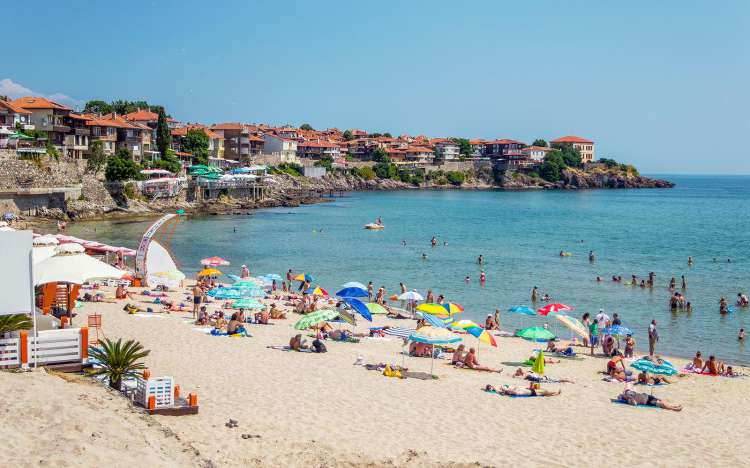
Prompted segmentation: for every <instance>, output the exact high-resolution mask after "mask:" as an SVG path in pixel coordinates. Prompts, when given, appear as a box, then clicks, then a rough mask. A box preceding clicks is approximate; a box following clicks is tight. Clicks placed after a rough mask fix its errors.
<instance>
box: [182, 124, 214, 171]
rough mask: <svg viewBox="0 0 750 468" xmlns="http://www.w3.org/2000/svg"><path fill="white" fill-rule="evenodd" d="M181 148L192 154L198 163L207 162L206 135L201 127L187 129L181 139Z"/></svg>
mask: <svg viewBox="0 0 750 468" xmlns="http://www.w3.org/2000/svg"><path fill="white" fill-rule="evenodd" d="M182 149H183V150H185V151H187V152H188V153H190V154H192V155H193V159H195V161H196V162H197V163H198V164H206V163H208V135H206V132H204V131H203V130H202V129H200V128H193V129H191V130H188V131H187V134H186V135H185V138H183V139H182Z"/></svg>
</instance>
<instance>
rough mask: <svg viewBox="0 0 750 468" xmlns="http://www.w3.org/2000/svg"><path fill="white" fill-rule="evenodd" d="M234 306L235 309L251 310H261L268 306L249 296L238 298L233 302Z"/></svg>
mask: <svg viewBox="0 0 750 468" xmlns="http://www.w3.org/2000/svg"><path fill="white" fill-rule="evenodd" d="M232 308H234V309H240V308H242V309H251V310H261V309H265V308H266V306H265V305H263V304H261V303H260V302H258V301H257V300H255V299H252V298H249V297H243V298H241V299H238V300H236V301H234V302H233V303H232Z"/></svg>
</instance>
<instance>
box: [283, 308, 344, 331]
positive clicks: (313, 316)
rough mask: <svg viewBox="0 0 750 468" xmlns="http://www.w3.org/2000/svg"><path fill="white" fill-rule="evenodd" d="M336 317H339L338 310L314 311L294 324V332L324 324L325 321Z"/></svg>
mask: <svg viewBox="0 0 750 468" xmlns="http://www.w3.org/2000/svg"><path fill="white" fill-rule="evenodd" d="M338 316H339V311H338V310H333V309H324V310H316V311H315V312H312V313H310V314H307V315H305V316H304V317H302V318H301V319H299V320H298V321H297V323H295V324H294V328H295V329H296V330H305V329H306V328H310V327H312V326H313V325H316V324H318V323H320V322H325V321H326V320H333V319H334V318H336V317H338Z"/></svg>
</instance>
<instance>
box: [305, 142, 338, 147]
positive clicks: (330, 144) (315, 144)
mask: <svg viewBox="0 0 750 468" xmlns="http://www.w3.org/2000/svg"><path fill="white" fill-rule="evenodd" d="M305 146H309V147H310V148H338V147H339V146H340V145H338V144H337V143H333V142H330V141H306V142H304V143H298V144H297V147H298V148H300V147H305Z"/></svg>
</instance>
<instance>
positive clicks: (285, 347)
mask: <svg viewBox="0 0 750 468" xmlns="http://www.w3.org/2000/svg"><path fill="white" fill-rule="evenodd" d="M266 348H270V349H275V350H278V351H294V350H293V349H292V347H291V346H289V345H273V346H266ZM299 352H300V353H312V352H313V351H312V350H311V349H300V350H299Z"/></svg>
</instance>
